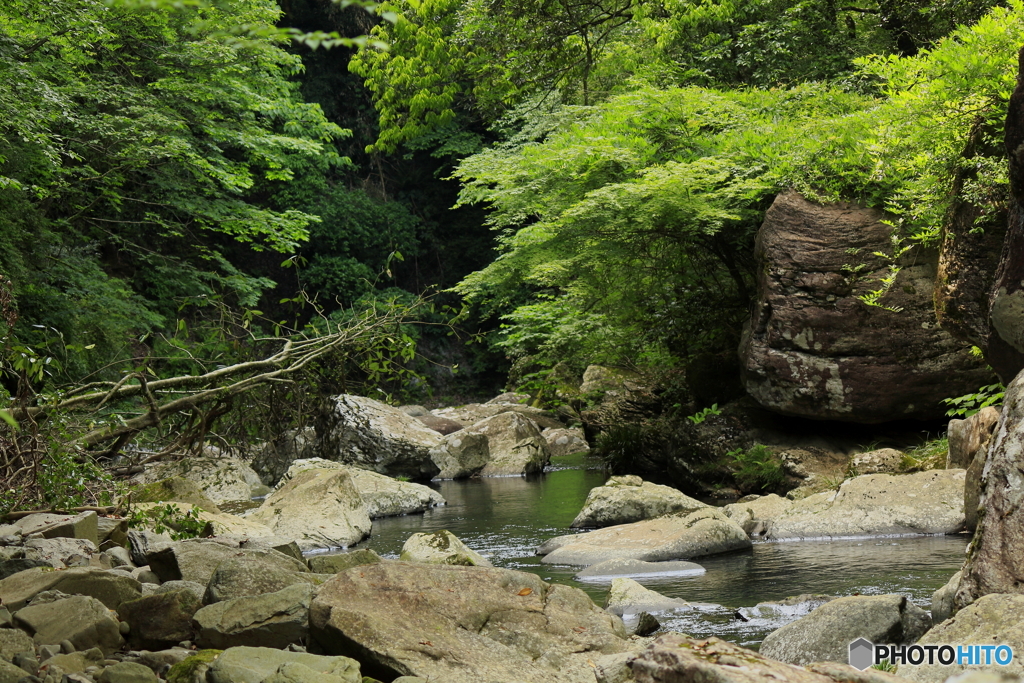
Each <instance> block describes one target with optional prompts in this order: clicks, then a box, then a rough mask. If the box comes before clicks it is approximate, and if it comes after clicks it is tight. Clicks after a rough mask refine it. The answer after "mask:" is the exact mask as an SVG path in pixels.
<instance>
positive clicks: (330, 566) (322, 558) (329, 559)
mask: <svg viewBox="0 0 1024 683" xmlns="http://www.w3.org/2000/svg"><path fill="white" fill-rule="evenodd" d="M383 561H384V558H382V557H381V556H380V555H378V554H377V553H375V552H373V551H372V550H369V549H366V548H360V549H359V550H353V551H351V552H347V553H337V554H334V555H314V556H313V557H311V558H309V568H310V570H312V571H314V572H316V573H318V574H337V573H338V572H341V571H345V570H346V569H348V568H350V567H356V566H359V565H361V564H377V563H378V562H383Z"/></svg>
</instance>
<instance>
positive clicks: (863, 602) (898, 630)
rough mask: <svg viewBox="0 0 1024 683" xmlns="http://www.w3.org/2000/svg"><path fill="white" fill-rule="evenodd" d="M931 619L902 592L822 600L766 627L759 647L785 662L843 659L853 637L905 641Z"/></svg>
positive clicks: (925, 627) (881, 641) (912, 638)
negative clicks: (774, 626)
mask: <svg viewBox="0 0 1024 683" xmlns="http://www.w3.org/2000/svg"><path fill="white" fill-rule="evenodd" d="M931 625H932V620H931V617H930V616H929V615H928V613H927V612H925V611H924V610H923V609H921V608H920V607H917V606H916V605H914V604H913V603H911V602H910V601H908V600H907V599H906V598H905V597H904V596H902V595H871V596H868V595H857V596H851V597H846V598H838V599H836V600H831V601H829V602H826V603H825V604H824V605H822V606H821V607H818V608H817V609H815V610H814V611H813V612H811V613H810V614H808V615H807V616H805V617H802V618H800V619H797V620H796V621H794V622H791V623H789V624H786V625H785V626H783V627H782V628H780V629H779V630H777V631H773V632H772V633H769V634H768V636H767V637H766V638H765V639H764V641H763V642H762V643H761V648H760V652H761V654H763V655H765V656H766V657H771V658H773V659H777V660H779V661H781V662H788V663H790V664H801V665H804V664H809V663H811V662H821V661H826V662H840V663H845V662H846V661H847V659H848V658H849V655H850V649H849V648H850V643H852V642H853V641H855V640H857V639H858V638H866V639H867V640H869V641H870V642H872V643H876V644H885V643H893V644H909V643H913V642H915V641H917V639H918V638H920V637H921V636H922V635H923V634H924V633H925V631H927V630H928V629H929V628H930V627H931ZM901 668H902V667H901Z"/></svg>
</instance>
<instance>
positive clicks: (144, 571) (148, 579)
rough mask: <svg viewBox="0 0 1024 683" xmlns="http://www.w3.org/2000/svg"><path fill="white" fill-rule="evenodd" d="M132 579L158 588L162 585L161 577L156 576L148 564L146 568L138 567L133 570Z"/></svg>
mask: <svg viewBox="0 0 1024 683" xmlns="http://www.w3.org/2000/svg"><path fill="white" fill-rule="evenodd" d="M132 578H134V579H135V580H136V581H138V582H139V583H142V584H147V583H149V584H153V585H156V586H159V585H160V577H159V576H157V575H156V572H154V571H153V570H152V569H150V568H149V565H148V564H147V565H146V566H145V567H136V568H135V569H133V570H132Z"/></svg>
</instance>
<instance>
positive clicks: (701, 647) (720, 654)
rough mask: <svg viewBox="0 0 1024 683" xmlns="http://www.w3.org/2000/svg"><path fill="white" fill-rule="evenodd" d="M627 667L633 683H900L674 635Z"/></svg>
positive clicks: (887, 677) (659, 641)
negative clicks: (789, 662) (782, 659)
mask: <svg viewBox="0 0 1024 683" xmlns="http://www.w3.org/2000/svg"><path fill="white" fill-rule="evenodd" d="M630 667H631V669H632V674H633V676H634V680H635V681H636V683H683V682H684V681H686V682H689V681H695V682H698V681H699V682H700V683H764V681H785V682H786V683H900V682H901V680H902V679H900V678H898V677H897V676H893V675H892V674H889V673H885V672H882V671H874V670H870V669H869V670H868V671H863V672H862V671H857V670H856V669H854V668H853V667H852V666H847V665H845V664H833V663H829V662H818V663H816V664H812V665H811V666H808V667H806V668H805V667H799V666H794V665H792V664H786V663H784V662H779V661H775V660H774V659H770V658H768V657H766V656H764V655H763V654H758V653H757V652H753V651H752V650H747V649H745V648H742V647H740V646H739V645H733V644H732V643H728V642H726V641H724V640H720V639H719V638H699V639H698V638H690V637H689V636H684V635H680V634H678V633H669V634H668V635H664V636H661V637H660V638H658V639H657V640H655V641H654V642H653V643H652V644H651V645H650V646H649V647H648V648H647V649H646V650H644V651H643V652H641V653H640V655H639V656H638V657H637V658H636V659H635V660H634V661H633V662H632V663H631V664H630ZM900 673H902V670H901V672H900ZM620 680H623V681H625V680H628V679H620Z"/></svg>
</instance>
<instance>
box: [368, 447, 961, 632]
mask: <svg viewBox="0 0 1024 683" xmlns="http://www.w3.org/2000/svg"><path fill="white" fill-rule="evenodd" d="M559 460H561V462H559V463H558V464H556V465H555V469H554V471H550V472H548V473H547V474H544V475H542V476H537V477H533V478H523V477H500V478H487V479H473V480H467V481H444V482H433V483H432V486H433V487H434V488H436V489H437V490H438V491H439V492H440V493H441V495H443V496H444V497H445V499H446V500H447V501H448V505H447V506H444V507H439V508H434V509H433V510H430V511H428V512H427V513H425V514H423V515H407V516H404V517H389V518H385V519H378V520H374V522H373V533H372V536H371V537H370V539H368V540H367V541H365V542H363V543H360V544H359V546H357V547H359V548H372V549H373V550H375V551H377V552H378V553H380V554H381V555H383V556H386V557H398V554H399V552H400V551H401V549H402V545H403V544H404V543H405V541H406V539H408V538H409V536H410V535H412V534H414V533H418V532H424V531H428V532H429V531H436V530H439V529H448V530H449V531H451V532H452V533H454V534H455V535H456V536H458V537H459V538H460V539H462V540H463V541H464V542H465V543H466V544H467V545H468V546H469V547H470V548H472V549H474V550H476V551H477V552H480V553H482V554H484V555H486V556H488V557H489V559H490V560H491V562H493V563H494V564H495V565H496V566H499V567H506V568H509V569H518V570H522V571H528V572H533V573H535V574H537V575H539V576H540V577H541V578H543V579H544V580H546V581H554V582H558V583H565V584H569V585H572V586H576V587H578V588H581V589H583V590H584V591H586V592H587V593H589V594H590V595H591V597H593V599H594V601H595V602H597V603H598V604H599V605H603V604H604V602H605V596H606V594H607V591H608V584H606V583H583V582H579V581H576V580H574V579H573V575H574V574H575V573H576V572H577V571H578V569H579V568H574V567H558V566H551V565H542V564H540V561H539V560H540V558H538V557H537V556H536V555H534V550H535V548H536V547H537V546H538V545H539V544H540V543H541V542H542V541H544V540H546V539H548V538H551V537H553V536H559V535H562V534H566V533H570V530H569V529H568V526H569V524H570V523H571V522H572V520H573V518H574V517H575V516H576V514H577V513H578V512H579V511H580V509H581V508H582V507H583V501H584V500H585V499H586V497H587V493H588V492H589V491H590V489H591V488H593V487H594V486H600V485H601V484H602V483H604V480H605V478H606V477H605V474H604V472H602V471H600V470H599V469H587V467H588V463H587V462H586V461H585V460H583V459H580V458H571V459H565V458H563V459H559ZM558 468H564V469H558ZM966 544H967V537H966V536H924V537H909V538H908V537H903V538H879V539H865V540H849V541H806V542H786V543H758V544H755V545H754V547H753V549H752V550H749V551H745V552H740V553H732V554H728V555H720V556H713V557H705V558H700V559H698V560H696V561H697V562H698V563H699V564H701V565H703V566H704V567H705V569H706V570H707V572H706V573H705V574H704V575H702V576H694V577H661V578H652V579H643V580H641V582H642V583H643V584H644V585H645V586H647V587H648V588H651V589H652V590H656V591H658V592H660V593H663V594H665V595H669V596H672V597H677V598H682V599H684V600H688V601H690V602H694V603H705V604H706V605H707V606H706V607H702V608H700V609H696V610H691V611H688V612H681V613H680V612H665V613H660V614H658V615H657V616H658V619H659V620H660V621H661V622H662V624H663V625H664V626H665V627H666V628H668V629H671V630H676V631H682V632H684V633H689V634H691V635H693V636H698V637H704V636H710V635H717V636H719V637H721V638H725V639H727V640H731V641H733V642H736V643H739V644H741V645H745V646H747V647H750V646H755V647H756V645H757V644H758V643H760V642H761V640H762V639H763V638H764V636H765V635H766V634H768V633H770V632H771V631H773V630H775V629H776V628H779V627H780V626H782V625H783V624H784V623H785V619H781V620H779V619H776V620H762V621H751V622H743V621H741V620H738V619H736V618H734V616H733V614H734V611H735V609H736V608H738V607H745V606H752V605H754V604H756V603H758V602H762V601H765V600H778V599H781V598H785V597H787V596H791V595H798V594H800V593H825V594H829V595H854V594H858V593H859V594H864V595H880V594H884V593H900V594H904V595H907V596H908V597H910V598H911V600H912V601H913V602H914V603H916V604H917V605H919V606H921V607H923V608H925V609H929V608H930V605H931V594H932V592H933V591H935V590H936V589H937V588H939V587H941V586H942V585H943V584H945V583H946V581H947V580H948V579H949V577H950V575H952V574H953V573H954V572H955V571H957V570H958V569H959V568H960V565H961V564H962V563H963V558H964V550H965V548H966Z"/></svg>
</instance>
